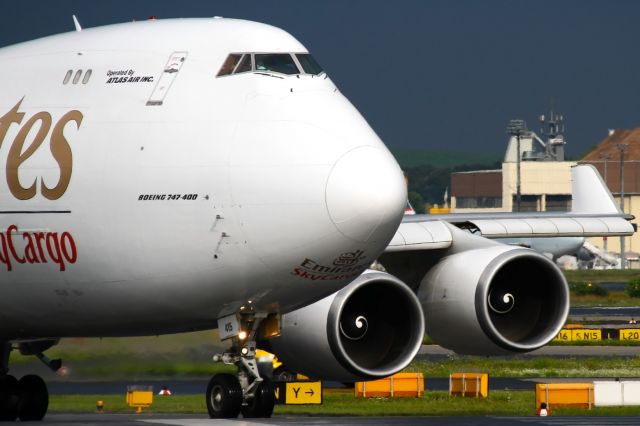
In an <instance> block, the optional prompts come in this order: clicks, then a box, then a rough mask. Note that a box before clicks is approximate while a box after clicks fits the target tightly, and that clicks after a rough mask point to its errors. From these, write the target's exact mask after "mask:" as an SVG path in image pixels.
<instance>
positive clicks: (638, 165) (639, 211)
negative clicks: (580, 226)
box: [579, 128, 640, 262]
mask: <svg viewBox="0 0 640 426" xmlns="http://www.w3.org/2000/svg"><path fill="white" fill-rule="evenodd" d="M621 160H622V161H621ZM579 163H580V164H593V165H594V166H595V167H596V168H597V169H598V171H599V172H600V175H601V176H602V178H603V179H604V181H605V182H606V184H607V186H608V187H609V190H610V191H611V193H612V194H613V197H614V198H615V200H616V202H617V203H618V205H620V199H621V195H622V193H623V192H624V212H625V213H629V214H632V215H634V216H635V217H636V218H637V219H636V221H635V222H636V223H637V222H638V220H640V128H636V129H616V130H610V131H609V135H608V136H607V137H606V138H605V139H604V140H603V141H602V142H601V143H600V144H599V145H598V146H597V147H596V149H594V150H593V151H591V152H590V153H589V154H587V155H586V156H585V157H584V158H583V159H582V160H580V161H579ZM621 171H622V172H623V174H621V173H620V172H621ZM621 177H622V180H621ZM590 242H591V243H592V244H593V245H595V246H596V247H599V248H601V249H605V250H608V251H612V252H616V253H619V252H620V238H609V239H608V241H607V240H603V239H602V238H592V239H591V240H590ZM625 251H626V257H627V259H628V260H629V261H631V262H633V261H634V260H637V258H638V252H640V233H635V234H634V235H633V236H631V237H625Z"/></svg>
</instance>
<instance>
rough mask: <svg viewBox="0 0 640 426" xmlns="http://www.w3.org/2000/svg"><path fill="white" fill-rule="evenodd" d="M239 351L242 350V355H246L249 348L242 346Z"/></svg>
mask: <svg viewBox="0 0 640 426" xmlns="http://www.w3.org/2000/svg"><path fill="white" fill-rule="evenodd" d="M240 352H242V355H246V354H248V353H249V348H242V350H241V351H240Z"/></svg>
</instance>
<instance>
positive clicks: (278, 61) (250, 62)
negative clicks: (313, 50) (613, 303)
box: [218, 53, 323, 77]
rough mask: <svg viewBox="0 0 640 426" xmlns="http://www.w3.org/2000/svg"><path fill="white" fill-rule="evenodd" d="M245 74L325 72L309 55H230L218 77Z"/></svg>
mask: <svg viewBox="0 0 640 426" xmlns="http://www.w3.org/2000/svg"><path fill="white" fill-rule="evenodd" d="M245 72H257V73H278V74H286V75H295V74H297V75H305V74H309V75H319V74H322V73H323V70H322V67H321V66H320V65H319V64H318V63H317V62H316V61H315V59H313V57H312V56H311V55H310V54H308V53H230V54H229V55H228V56H227V58H226V59H225V61H224V63H223V64H222V67H221V68H220V71H219V72H218V77H221V76H225V75H231V74H240V73H245Z"/></svg>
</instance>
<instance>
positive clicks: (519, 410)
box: [49, 391, 640, 416]
mask: <svg viewBox="0 0 640 426" xmlns="http://www.w3.org/2000/svg"><path fill="white" fill-rule="evenodd" d="M98 400H102V401H104V403H105V408H104V413H133V412H134V411H135V410H134V409H132V408H131V407H128V406H127V405H126V403H125V397H124V395H122V396H114V395H110V396H100V395H52V396H51V403H50V408H49V412H51V413H91V412H95V411H96V408H95V407H96V402H97V401H98ZM323 401H324V403H323V404H322V405H298V406H296V405H276V408H275V411H274V414H275V415H279V414H280V415H301V416H472V415H473V416H484V415H487V416H489V415H490V416H533V415H534V414H535V396H534V392H533V391H492V392H491V393H490V394H489V397H488V398H484V399H482V398H479V399H476V398H462V397H450V396H449V394H448V393H447V392H444V391H430V392H427V393H426V394H425V395H424V396H423V397H421V398H395V399H392V398H358V399H356V398H354V396H353V394H352V393H351V392H335V391H325V392H324V394H323ZM552 409H553V414H554V415H568V416H573V415H578V416H584V415H599V416H621V415H624V416H635V415H640V406H638V407H602V408H598V407H595V408H593V409H591V410H587V409H578V408H554V407H552ZM145 412H147V413H167V414H169V413H182V414H192V413H196V414H206V406H205V401H204V396H200V395H185V396H180V395H174V396H170V397H155V398H154V403H153V405H152V406H151V407H150V408H148V409H146V410H145Z"/></svg>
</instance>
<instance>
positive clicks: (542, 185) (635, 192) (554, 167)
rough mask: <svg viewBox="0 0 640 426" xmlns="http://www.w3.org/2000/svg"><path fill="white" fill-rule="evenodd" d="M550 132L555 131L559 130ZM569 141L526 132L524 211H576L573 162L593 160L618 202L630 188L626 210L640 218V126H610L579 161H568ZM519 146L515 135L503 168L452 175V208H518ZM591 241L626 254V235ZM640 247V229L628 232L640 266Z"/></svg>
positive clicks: (632, 256)
mask: <svg viewBox="0 0 640 426" xmlns="http://www.w3.org/2000/svg"><path fill="white" fill-rule="evenodd" d="M550 134H551V136H554V135H553V132H550ZM563 146H564V140H563V139H562V137H561V135H555V137H550V138H548V139H547V142H544V141H542V140H541V139H540V138H539V137H538V136H537V135H536V134H535V133H534V132H526V133H525V134H524V135H522V136H521V138H520V152H521V162H520V176H521V177H520V182H521V183H520V186H521V191H520V193H521V197H520V198H521V201H520V211H539V212H543V211H569V210H571V167H572V166H574V165H575V164H578V163H579V164H592V165H594V166H595V167H596V168H597V169H598V171H599V172H600V175H601V176H602V177H603V179H604V181H605V182H606V184H607V186H608V187H609V190H610V191H611V193H612V194H613V197H614V199H615V201H616V203H618V204H620V198H621V193H622V192H624V212H625V213H629V214H632V215H634V216H635V217H637V218H638V220H640V128H637V129H631V130H624V129H619V130H610V131H609V134H608V136H607V137H606V138H605V139H604V140H603V141H602V142H601V143H600V144H599V145H598V146H597V147H596V148H595V149H594V150H593V151H591V152H590V153H589V154H588V155H586V156H585V157H584V158H583V159H582V160H579V161H578V162H575V161H564V149H563ZM516 147H517V140H516V138H515V137H511V138H510V140H509V144H508V148H507V151H506V153H505V158H504V161H503V163H502V168H501V169H498V170H476V171H470V172H458V173H452V174H451V210H452V212H454V213H474V212H475V213H478V212H513V211H518V209H517V206H516V193H517V189H516V188H517V166H518V163H517V156H516V153H517V152H518V150H517V148H516ZM560 148H562V149H560ZM621 156H622V157H623V158H622V162H621ZM621 170H622V171H623V174H624V176H623V180H622V184H621ZM589 242H590V243H591V244H593V245H594V246H596V247H597V248H598V249H601V250H604V251H609V252H613V253H620V248H621V247H620V238H617V237H615V238H609V239H608V240H607V239H606V238H591V239H589ZM638 252H640V233H636V234H634V235H633V236H632V237H625V253H626V256H625V257H626V258H627V260H628V262H627V263H628V265H638V261H639V259H638Z"/></svg>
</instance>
